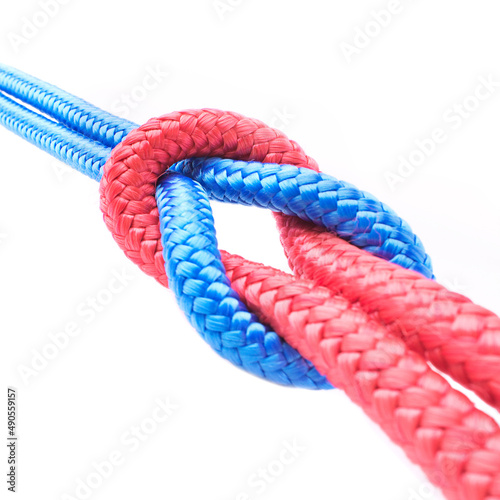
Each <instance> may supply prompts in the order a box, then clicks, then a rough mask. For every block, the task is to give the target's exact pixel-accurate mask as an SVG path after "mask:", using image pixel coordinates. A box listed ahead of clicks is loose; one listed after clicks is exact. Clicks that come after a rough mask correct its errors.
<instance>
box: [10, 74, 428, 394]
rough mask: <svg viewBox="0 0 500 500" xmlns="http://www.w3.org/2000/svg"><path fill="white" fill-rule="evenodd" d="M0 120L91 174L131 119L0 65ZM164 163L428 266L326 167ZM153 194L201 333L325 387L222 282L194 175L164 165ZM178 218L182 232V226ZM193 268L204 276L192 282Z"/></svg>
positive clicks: (265, 366)
mask: <svg viewBox="0 0 500 500" xmlns="http://www.w3.org/2000/svg"><path fill="white" fill-rule="evenodd" d="M17 100H19V101H20V102H17ZM23 103H25V104H27V105H29V106H32V107H33V108H34V110H32V109H28V107H27V106H24V105H23ZM0 123H2V124H3V125H4V126H5V127H7V128H8V129H9V130H11V131H13V132H14V133H16V134H18V135H19V136H21V137H23V138H25V139H27V140H28V141H30V142H31V143H32V144H34V145H36V146H38V147H39V148H41V149H43V150H44V151H47V152H48V153H50V154H52V155H53V156H55V157H56V158H58V159H59V160H61V161H63V162H65V163H66V164H68V165H70V166H71V167H73V168H75V169H77V170H78V171H80V172H82V173H84V174H85V175H88V176H89V177H91V178H92V179H95V180H97V181H99V180H100V179H101V177H102V168H103V166H104V164H105V163H106V161H107V159H108V158H109V156H110V155H111V151H112V149H113V148H114V147H115V146H116V145H118V144H119V143H120V142H121V141H122V140H123V139H124V138H125V137H126V135H127V134H128V133H129V132H130V131H132V130H133V129H135V128H137V127H138V125H136V124H134V123H132V122H129V121H127V120H123V119H121V118H118V117H115V116H113V115H110V114H109V113H107V112H105V111H102V110H100V109H98V108H96V107H95V106H92V105H91V104H89V103H87V102H85V101H83V100H81V99H78V98H77V97H74V96H72V95H71V94H68V93H66V92H64V91H62V90H60V89H58V88H57V87H54V86H52V85H49V84H46V83H44V82H41V81H40V80H37V79H35V78H33V77H31V76H29V75H26V74H24V73H22V72H20V71H18V70H15V69H13V68H9V67H8V66H5V65H0ZM170 170H172V171H176V172H182V173H183V174H186V175H189V176H192V177H194V178H195V179H196V180H197V181H199V182H200V183H201V184H202V185H203V188H204V189H206V190H207V191H208V193H209V194H210V196H211V197H212V198H214V199H219V200H222V201H230V202H238V203H243V204H247V205H248V204H253V205H256V206H260V207H265V208H270V209H271V210H273V211H279V212H283V213H285V214H288V215H297V216H299V217H301V218H302V219H305V220H310V221H312V222H315V223H317V224H320V225H322V226H324V227H326V228H327V229H329V230H330V231H334V232H336V233H337V234H339V235H340V236H342V237H344V238H345V239H347V240H349V241H350V242H351V243H353V244H355V245H357V246H360V247H362V248H365V250H368V251H369V252H371V253H373V254H375V255H378V256H380V257H382V258H385V259H387V260H391V261H392V262H396V263H398V264H400V265H401V266H403V267H407V268H410V269H415V270H417V271H419V272H421V273H422V274H424V275H425V276H432V269H431V264H430V259H429V257H428V256H427V254H426V253H425V251H424V249H423V246H422V243H421V242H420V240H419V239H418V238H417V237H416V236H415V235H414V234H413V233H412V231H411V229H410V227H409V226H408V224H406V223H405V222H404V221H403V220H402V219H400V218H399V217H398V216H397V215H396V214H395V213H394V212H393V211H392V210H391V209H390V208H388V207H387V206H386V205H384V204H383V203H381V202H379V201H378V200H377V199H376V198H374V197H373V196H371V195H369V194H368V193H365V192H363V191H360V190H358V189H356V188H355V187H354V186H352V185H350V184H348V183H345V182H342V181H338V180H337V179H335V178H333V177H331V176H328V175H326V174H318V173H316V172H313V171H310V170H308V169H299V168H296V167H293V166H291V165H274V164H262V163H258V162H249V163H246V162H238V161H233V160H223V159H220V158H201V159H191V160H184V161H182V162H179V163H178V164H176V165H173V166H172V167H171V169H170ZM157 198H158V207H159V209H160V212H161V215H162V234H163V239H162V242H163V245H164V255H165V262H166V263H167V264H166V271H167V275H168V277H169V281H170V284H171V286H172V287H173V288H174V291H175V293H176V296H177V297H178V300H179V303H180V304H181V307H182V308H183V310H184V311H185V312H186V313H187V314H188V317H189V318H190V320H191V322H192V323H193V325H194V326H195V328H196V329H197V330H198V331H199V332H200V333H201V335H202V336H203V337H204V338H205V340H206V341H207V342H208V343H209V344H210V345H211V346H212V347H213V348H214V349H215V350H216V351H217V352H219V353H220V354H221V355H222V356H224V357H225V358H226V359H229V360H230V361H231V362H233V363H234V364H236V365H238V366H241V367H242V368H244V369H246V370H248V371H250V372H252V373H254V374H257V375H259V376H261V377H264V378H267V379H270V380H273V381H275V382H278V383H282V384H285V385H295V386H299V387H309V388H330V387H331V386H330V384H328V382H327V381H326V380H325V379H324V378H323V377H321V376H320V375H319V374H318V373H317V372H316V370H315V369H314V367H313V366H312V365H311V363H309V361H307V360H305V359H304V358H302V357H301V356H300V355H299V354H298V353H297V351H295V350H294V349H293V348H292V347H290V346H289V345H288V344H287V343H286V342H284V341H282V340H281V339H280V338H279V337H278V336H277V335H276V333H274V332H272V331H270V330H268V329H267V327H265V326H264V325H262V324H260V323H259V322H258V321H257V319H256V318H255V316H254V315H252V314H251V313H250V312H249V311H248V310H247V309H246V308H245V306H244V305H243V304H242V303H241V301H240V300H239V299H238V296H237V294H236V293H235V292H234V291H233V290H231V288H230V285H229V282H228V280H227V277H226V276H225V272H224V268H223V266H222V263H221V262H220V255H219V253H218V250H217V242H216V238H215V231H214V229H213V220H212V215H211V211H210V206H209V203H208V199H206V194H205V193H204V191H203V189H202V188H200V186H199V184H197V183H196V182H195V181H193V180H189V179H187V178H184V177H182V176H180V175H175V174H173V173H172V174H169V175H168V176H166V177H165V179H162V181H161V182H160V183H159V185H158V192H157ZM195 214H198V215H197V216H196V217H195ZM200 214H201V216H203V217H201V216H200V218H197V217H198V216H199V215H200ZM183 226H184V227H188V228H189V232H188V233H186V232H182V230H181V228H182V227H183ZM176 238H179V240H178V241H177V240H176ZM179 242H182V244H179ZM174 243H175V246H173V245H174ZM187 243H189V244H194V246H189V245H188V244H187ZM194 249H198V250H197V251H195V250H194ZM184 251H185V252H187V254H186V255H183V254H182V252H184ZM179 252H180V253H179ZM188 254H189V257H190V258H191V259H194V260H193V261H192V262H190V264H189V265H188V264H187V262H186V261H185V260H183V259H185V258H186V257H187V256H188ZM193 266H194V267H193ZM183 273H184V274H183ZM196 273H199V276H204V277H208V279H209V280H210V281H205V282H203V284H202V283H201V282H200V283H199V282H198V281H199V280H197V278H196V276H198V275H197V274H196ZM207 283H209V284H208V285H207Z"/></svg>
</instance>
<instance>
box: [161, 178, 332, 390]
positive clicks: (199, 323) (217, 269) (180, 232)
mask: <svg viewBox="0 0 500 500" xmlns="http://www.w3.org/2000/svg"><path fill="white" fill-rule="evenodd" d="M156 199H157V202H158V210H159V214H160V230H161V233H162V239H161V242H162V246H163V256H164V259H165V271H166V274H167V277H168V282H169V286H170V288H171V289H172V291H173V292H174V293H175V296H176V298H177V302H178V303H179V306H180V307H181V309H182V310H183V311H184V313H185V314H186V316H187V317H188V319H189V321H190V322H191V324H192V325H193V327H194V328H195V329H196V330H197V331H198V332H199V333H200V334H201V336H202V337H203V339H204V340H205V341H206V342H207V343H208V344H209V345H210V346H211V347H212V348H213V349H214V350H215V351H216V352H217V353H218V354H220V355H221V356H222V357H224V358H225V359H228V360H229V361H231V362H232V363H233V364H234V365H236V366H238V367H241V368H243V369H245V370H247V371H248V372H250V373H253V374H254V375H257V376H259V377H262V378H266V379H268V380H271V381H273V382H276V383H279V384H283V385H295V386H300V387H307V388H312V389H316V388H330V387H331V386H330V384H329V383H328V382H327V381H326V379H325V378H324V377H323V376H321V375H320V374H319V373H318V372H317V370H316V368H314V367H312V366H311V364H310V363H308V362H306V361H305V360H304V359H303V358H302V357H301V356H300V355H299V353H298V352H297V351H296V350H295V349H293V348H291V347H290V346H289V345H288V344H286V343H284V342H283V341H282V339H281V338H280V337H279V336H278V335H277V334H276V333H275V332H273V331H270V329H269V328H268V327H266V326H265V325H263V324H262V323H260V322H259V320H258V319H257V317H256V316H255V315H254V314H252V313H250V312H249V311H248V309H247V307H246V305H245V304H244V303H243V302H242V301H241V300H240V298H239V296H238V294H237V293H236V292H235V291H234V290H233V289H232V288H231V283H230V281H229V279H228V277H227V276H226V272H225V269H224V265H223V263H222V261H221V257H220V253H219V250H218V248H217V239H216V235H215V227H214V221H213V217H212V210H211V208H210V202H209V200H208V197H207V196H206V194H205V192H204V191H203V189H202V188H201V186H200V185H199V184H198V183H196V182H195V181H193V180H191V179H190V178H188V177H185V176H183V175H181V174H176V173H170V172H167V173H166V174H164V175H163V176H162V177H161V178H160V180H159V182H158V187H157V190H156Z"/></svg>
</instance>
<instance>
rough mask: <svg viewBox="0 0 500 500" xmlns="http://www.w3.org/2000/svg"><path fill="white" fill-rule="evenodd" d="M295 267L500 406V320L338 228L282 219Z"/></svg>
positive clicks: (283, 238)
mask: <svg viewBox="0 0 500 500" xmlns="http://www.w3.org/2000/svg"><path fill="white" fill-rule="evenodd" d="M277 220H278V228H279V230H280V237H281V242H282V244H283V247H284V248H285V252H286V254H287V257H288V260H289V263H290V267H291V268H292V269H293V271H294V273H295V274H296V275H297V276H301V277H305V278H308V279H312V280H314V281H315V282H316V283H318V284H320V285H322V286H325V287H327V288H329V289H330V290H332V291H333V292H335V293H340V294H342V296H344V297H346V298H347V299H348V300H350V301H351V302H356V303H359V304H360V305H361V307H363V309H364V310H365V311H366V312H367V313H369V314H370V315H372V316H374V317H377V318H378V319H379V320H380V321H382V322H383V323H384V325H386V328H388V329H389V330H390V331H391V332H392V333H393V334H394V335H398V336H400V337H402V338H404V339H405V341H406V344H407V345H408V346H410V347H411V348H412V349H413V350H415V351H416V352H419V353H421V354H424V355H425V356H426V357H427V358H428V359H429V361H431V362H432V363H433V364H434V366H436V367H437V368H438V369H440V370H441V371H443V372H444V373H447V374H448V375H450V376H451V377H453V378H454V379H455V380H456V381H458V382H460V383H461V384H462V385H464V386H466V387H468V388H469V389H471V390H473V391H474V392H475V393H476V394H477V395H478V396H479V397H481V398H482V399H484V400H485V401H486V402H487V403H489V404H491V405H492V406H494V407H495V408H496V409H497V410H500V318H499V317H498V316H497V315H495V314H494V313H492V312H491V311H489V310H487V309H485V308H483V307H481V306H478V305H476V304H474V303H473V302H471V301H470V300H469V299H468V298H466V297H464V296H463V295H460V294H457V293H454V292H451V291H449V290H447V289H446V288H445V287H443V286H442V285H440V284H439V283H436V282H434V281H432V280H428V279H425V278H422V277H421V276H420V275H418V274H417V273H414V272H411V271H407V270H406V269H402V268H400V267H396V266H392V265H389V264H388V263H386V262H384V261H381V260H380V259H377V258H374V257H372V256H371V255H369V254H367V253H366V252H362V251H360V250H359V249H357V248H355V247H353V246H352V245H348V244H346V243H345V242H344V241H343V240H341V239H340V238H337V237H336V236H335V235H333V234H332V233H329V232H326V231H324V230H322V229H321V228H319V227H317V226H312V225H311V224H307V223H305V222H303V221H300V220H298V219H292V218H290V217H280V216H278V217H277Z"/></svg>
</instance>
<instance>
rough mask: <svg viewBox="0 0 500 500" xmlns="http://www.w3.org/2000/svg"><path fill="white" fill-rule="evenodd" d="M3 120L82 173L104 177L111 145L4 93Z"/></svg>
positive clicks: (0, 110) (0, 107)
mask: <svg viewBox="0 0 500 500" xmlns="http://www.w3.org/2000/svg"><path fill="white" fill-rule="evenodd" d="M0 123H1V124H2V125H3V126H4V127H6V128H7V129H9V130H11V131H12V132H14V133H16V134H17V135H19V136H20V137H23V138H24V139H26V140H27V141H29V142H31V144H34V145H35V146H38V147H39V148H40V149H42V150H43V151H46V152H47V153H49V154H51V155H52V156H54V157H55V158H57V159H58V160H61V161H63V162H64V163H66V164H68V165H69V166H71V167H72V168H74V169H76V170H78V171H79V172H81V173H83V174H85V175H88V176H89V177H90V178H92V179H95V180H100V179H101V176H102V167H103V166H104V164H105V163H106V160H107V159H108V157H109V155H110V153H111V149H110V148H109V147H107V146H103V145H102V144H100V143H99V142H96V141H93V140H92V139H89V138H87V137H84V136H82V135H80V134H77V133H76V132H73V131H72V130H69V129H68V128H66V127H65V126H64V125H61V124H60V123H56V122H54V121H51V120H49V119H47V118H45V117H44V116H42V115H38V114H36V113H34V112H33V111H30V110H29V109H27V108H25V107H24V106H21V105H20V104H18V103H16V102H15V101H13V100H12V99H9V98H8V97H7V96H5V95H4V94H2V93H1V92H0Z"/></svg>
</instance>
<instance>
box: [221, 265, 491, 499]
mask: <svg viewBox="0 0 500 500" xmlns="http://www.w3.org/2000/svg"><path fill="white" fill-rule="evenodd" d="M224 266H225V268H226V272H227V275H228V277H229V278H230V280H231V283H232V286H233V288H234V289H235V290H236V291H237V292H238V294H239V295H240V296H241V297H242V298H243V299H244V300H245V301H246V303H247V304H248V305H249V307H250V308H251V309H253V310H258V311H259V316H260V318H261V320H264V321H266V322H268V323H269V324H270V325H271V326H272V327H273V328H275V329H276V331H277V332H279V334H280V335H282V336H283V338H284V339H286V340H287V341H288V342H289V343H290V344H291V345H292V346H294V347H296V348H297V350H298V351H299V352H301V353H302V354H303V355H304V356H305V357H306V358H307V359H310V360H311V361H312V362H313V363H314V365H315V366H316V367H317V368H318V371H319V372H320V373H323V374H325V375H326V377H327V378H328V380H329V381H330V382H331V383H332V384H334V385H335V386H336V387H339V388H340V389H342V390H344V391H345V392H346V394H347V395H348V396H349V398H350V399H351V400H352V401H354V402H355V403H356V404H358V405H359V406H360V407H361V408H363V410H364V411H365V413H366V414H367V415H368V416H369V417H370V418H371V419H372V420H373V421H375V422H376V423H378V424H379V425H380V427H381V428H382V429H383V430H384V431H385V432H386V433H387V435H388V436H389V437H390V438H391V439H392V440H393V441H394V442H395V443H397V444H398V445H400V446H401V447H402V448H403V449H404V451H405V452H406V454H407V456H408V457H409V458H410V459H411V460H412V461H413V462H414V463H416V464H419V465H420V466H421V467H422V469H423V470H424V472H425V473H426V474H427V476H428V477H429V479H430V480H431V481H432V482H433V483H434V484H436V485H437V486H439V487H440V488H441V489H442V491H443V493H444V494H445V495H446V497H447V498H448V499H450V500H498V499H500V429H499V427H498V425H497V424H496V422H495V421H494V420H493V419H492V418H491V417H489V416H488V415H486V414H484V413H483V412H481V411H479V410H477V409H476V408H475V407H474V405H473V404H472V403H471V402H470V400H469V399H468V398H467V397H466V396H465V395H463V394H462V393H460V392H457V391H456V390H454V389H452V387H451V386H450V385H449V383H448V382H447V381H446V380H445V379H444V378H443V377H442V376H440V375H439V374H437V373H436V372H434V371H433V370H432V369H431V368H430V367H429V365H428V364H427V363H426V362H425V360H424V358H422V357H421V356H420V355H419V354H417V353H416V352H414V351H413V350H411V349H410V348H409V347H408V346H407V345H406V344H405V343H404V342H403V341H402V340H401V339H398V338H396V337H394V336H393V335H391V334H390V333H388V332H387V331H386V330H385V328H384V327H383V325H382V324H381V323H379V322H377V321H376V320H374V319H373V318H370V317H369V316H368V315H366V313H365V312H364V311H362V310H361V309H360V308H357V307H355V304H352V303H351V302H349V301H348V300H346V299H345V298H343V297H342V296H338V295H334V294H333V292H332V291H331V290H329V289H327V288H325V287H321V286H320V285H318V283H316V282H314V281H306V280H301V279H298V278H295V277H293V276H290V275H286V274H285V273H281V272H280V271H277V270H275V269H272V268H268V267H263V266H262V264H255V263H252V262H249V261H246V260H244V259H243V258H241V257H237V256H226V258H225V259H224Z"/></svg>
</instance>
